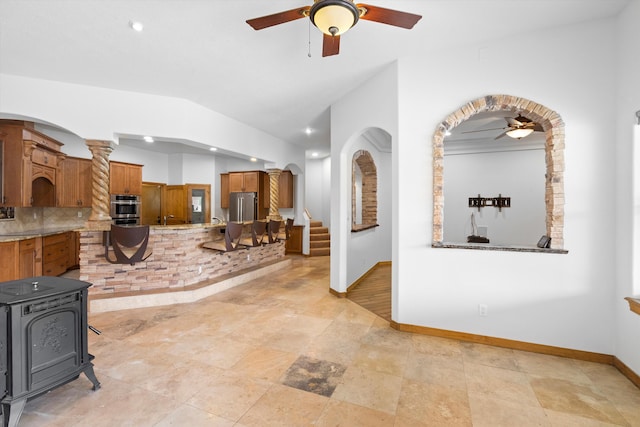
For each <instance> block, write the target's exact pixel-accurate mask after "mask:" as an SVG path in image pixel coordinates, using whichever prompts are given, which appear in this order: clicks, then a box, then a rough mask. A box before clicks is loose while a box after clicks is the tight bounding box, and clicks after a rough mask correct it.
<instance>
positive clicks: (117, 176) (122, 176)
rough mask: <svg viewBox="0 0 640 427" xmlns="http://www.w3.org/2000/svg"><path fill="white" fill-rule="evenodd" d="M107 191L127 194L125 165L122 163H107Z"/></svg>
mask: <svg viewBox="0 0 640 427" xmlns="http://www.w3.org/2000/svg"><path fill="white" fill-rule="evenodd" d="M109 192H110V193H111V194H127V165H125V164H124V163H116V162H111V163H110V164H109Z"/></svg>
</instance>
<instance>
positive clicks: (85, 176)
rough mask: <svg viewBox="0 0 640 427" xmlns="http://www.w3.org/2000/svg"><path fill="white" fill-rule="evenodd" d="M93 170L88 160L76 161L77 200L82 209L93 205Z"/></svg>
mask: <svg viewBox="0 0 640 427" xmlns="http://www.w3.org/2000/svg"><path fill="white" fill-rule="evenodd" d="M92 174H93V168H92V164H91V160H90V159H78V200H79V201H80V206H82V207H83V208H90V207H91V204H92V203H93V189H92V188H93V175H92Z"/></svg>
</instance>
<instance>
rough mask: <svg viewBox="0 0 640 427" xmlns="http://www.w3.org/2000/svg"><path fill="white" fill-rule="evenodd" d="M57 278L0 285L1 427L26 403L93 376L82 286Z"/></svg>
mask: <svg viewBox="0 0 640 427" xmlns="http://www.w3.org/2000/svg"><path fill="white" fill-rule="evenodd" d="M89 286H91V283H88V282H83V281H80V280H74V279H67V278H62V277H49V276H46V277H45V276H42V277H33V278H30V279H23V280H14V281H11V282H4V283H0V396H2V399H1V400H0V403H1V404H2V424H1V425H2V426H3V427H14V426H16V425H17V424H18V420H19V419H20V415H21V414H22V410H23V409H24V405H25V404H26V402H27V399H30V398H32V397H35V396H38V395H40V394H42V393H46V392H47V391H49V390H51V389H53V388H55V387H58V386H61V385H63V384H66V383H68V382H70V381H73V380H75V379H76V378H78V376H79V375H80V373H82V372H84V373H85V375H86V376H87V378H89V380H90V381H91V382H92V383H93V390H97V389H98V388H100V383H99V382H98V379H97V378H96V376H95V374H94V372H93V363H91V360H92V359H93V356H92V355H90V354H89V353H88V348H87V288H88V287H89Z"/></svg>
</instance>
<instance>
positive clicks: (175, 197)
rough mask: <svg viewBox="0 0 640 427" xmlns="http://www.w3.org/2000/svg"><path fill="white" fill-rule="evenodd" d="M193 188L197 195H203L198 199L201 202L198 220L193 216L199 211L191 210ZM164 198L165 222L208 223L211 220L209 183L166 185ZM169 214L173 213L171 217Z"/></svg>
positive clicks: (192, 207) (192, 206)
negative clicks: (199, 218)
mask: <svg viewBox="0 0 640 427" xmlns="http://www.w3.org/2000/svg"><path fill="white" fill-rule="evenodd" d="M194 190H196V191H195V193H197V195H201V196H202V197H203V199H202V200H200V201H199V202H200V203H201V204H200V211H199V212H201V214H200V216H201V217H202V219H201V220H200V221H198V220H196V218H194V216H198V214H199V212H195V213H194V210H193V209H194V205H193V196H194ZM198 190H199V191H198ZM165 200H166V204H165V212H166V213H167V224H193V223H194V222H196V223H201V222H203V223H208V222H210V221H211V202H210V200H211V185H209V184H184V185H167V187H166V197H165ZM169 215H173V218H169Z"/></svg>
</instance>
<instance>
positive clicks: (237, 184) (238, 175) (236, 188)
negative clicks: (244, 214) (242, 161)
mask: <svg viewBox="0 0 640 427" xmlns="http://www.w3.org/2000/svg"><path fill="white" fill-rule="evenodd" d="M240 191H245V190H244V172H229V192H230V193H237V192H240Z"/></svg>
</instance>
